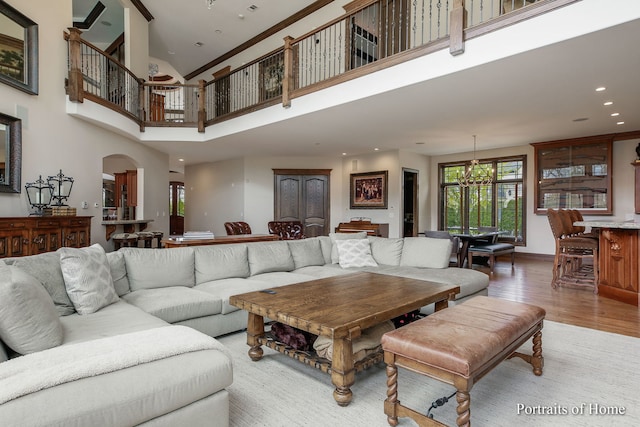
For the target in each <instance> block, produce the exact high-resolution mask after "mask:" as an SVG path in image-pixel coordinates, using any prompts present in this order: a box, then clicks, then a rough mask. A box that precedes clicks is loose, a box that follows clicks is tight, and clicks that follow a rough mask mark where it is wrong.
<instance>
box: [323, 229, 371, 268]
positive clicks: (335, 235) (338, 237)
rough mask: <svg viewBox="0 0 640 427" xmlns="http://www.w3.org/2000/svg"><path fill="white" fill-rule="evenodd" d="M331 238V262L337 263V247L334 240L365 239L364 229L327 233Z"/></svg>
mask: <svg viewBox="0 0 640 427" xmlns="http://www.w3.org/2000/svg"><path fill="white" fill-rule="evenodd" d="M329 238H330V239H331V263H332V264H338V261H339V257H338V247H337V246H336V241H338V240H351V239H366V238H367V232H366V231H358V232H357V233H329Z"/></svg>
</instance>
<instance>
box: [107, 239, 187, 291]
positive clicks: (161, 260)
mask: <svg viewBox="0 0 640 427" xmlns="http://www.w3.org/2000/svg"><path fill="white" fill-rule="evenodd" d="M119 251H122V253H123V255H124V262H125V264H126V266H127V276H128V277H129V286H130V287H131V290H132V291H137V290H140V289H154V288H164V287H169V286H188V287H193V286H194V285H195V281H196V279H195V255H194V251H193V248H167V249H162V250H158V251H150V250H149V249H146V248H120V249H119Z"/></svg>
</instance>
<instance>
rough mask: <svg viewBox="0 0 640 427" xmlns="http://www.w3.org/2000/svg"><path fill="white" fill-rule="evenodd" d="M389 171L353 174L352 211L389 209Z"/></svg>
mask: <svg viewBox="0 0 640 427" xmlns="http://www.w3.org/2000/svg"><path fill="white" fill-rule="evenodd" d="M388 175H389V173H388V171H378V172H365V173H352V174H351V191H350V199H351V200H350V201H351V209H387V200H388V199H387V178H388Z"/></svg>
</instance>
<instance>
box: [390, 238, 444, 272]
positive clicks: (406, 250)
mask: <svg viewBox="0 0 640 427" xmlns="http://www.w3.org/2000/svg"><path fill="white" fill-rule="evenodd" d="M452 246H453V243H452V242H451V240H450V239H435V238H432V237H405V238H404V245H403V247H402V258H400V265H401V266H409V267H422V268H447V267H449V259H450V258H451V247H452Z"/></svg>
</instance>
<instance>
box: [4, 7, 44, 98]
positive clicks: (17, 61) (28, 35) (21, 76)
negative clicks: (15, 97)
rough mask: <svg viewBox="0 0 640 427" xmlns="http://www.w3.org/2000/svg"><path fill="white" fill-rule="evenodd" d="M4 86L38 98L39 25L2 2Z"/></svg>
mask: <svg viewBox="0 0 640 427" xmlns="http://www.w3.org/2000/svg"><path fill="white" fill-rule="evenodd" d="M0 82H2V83H5V84H7V85H9V86H13V87H15V88H16V89H19V90H21V91H23V92H26V93H29V94H32V95H37V94H38V25H37V24H36V23H35V22H33V21H32V20H30V19H29V18H27V17H26V16H24V15H23V14H21V13H20V12H18V11H17V10H16V9H14V8H13V7H11V6H9V5H8V4H7V3H5V2H4V1H2V0H0Z"/></svg>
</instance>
